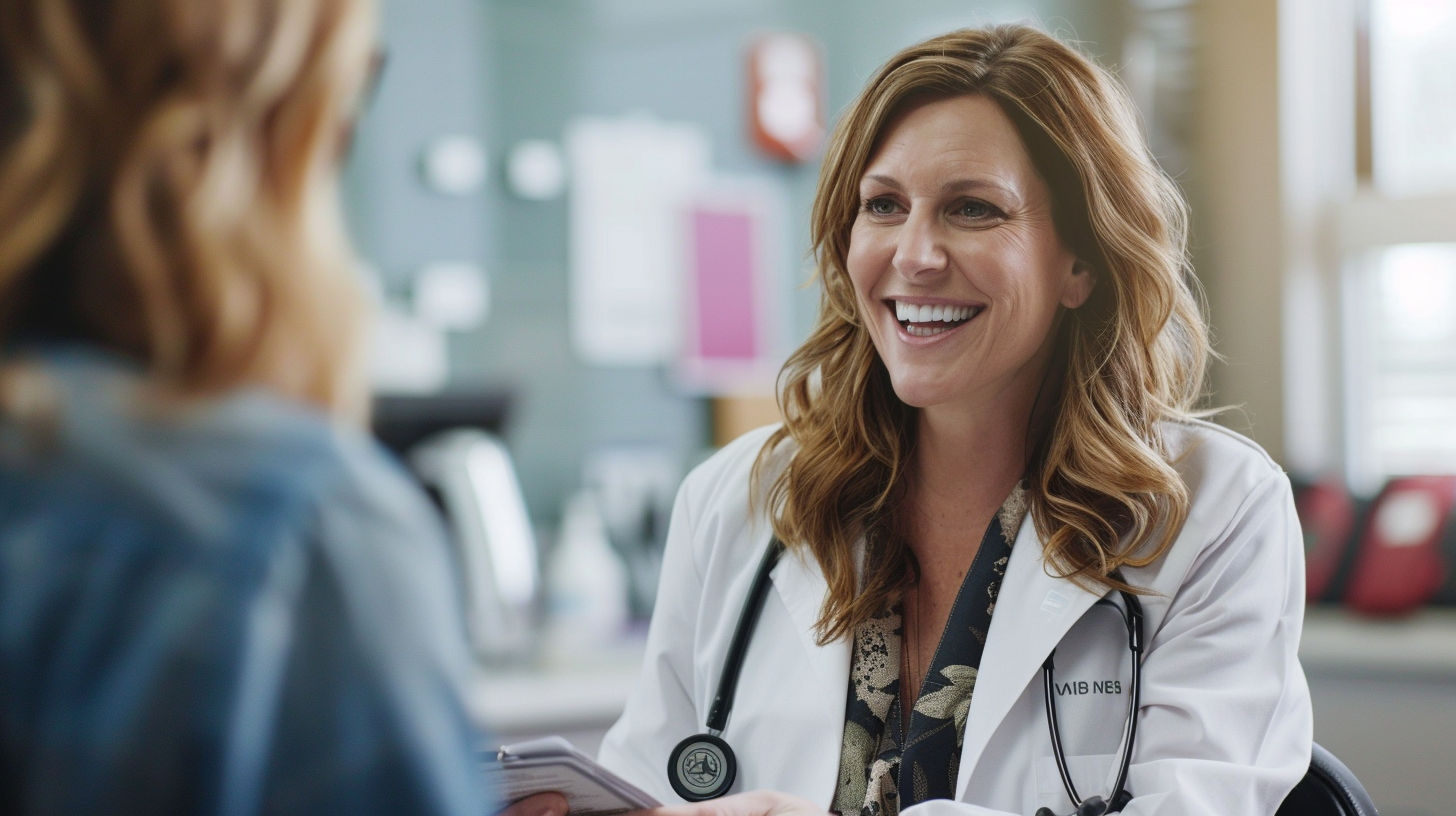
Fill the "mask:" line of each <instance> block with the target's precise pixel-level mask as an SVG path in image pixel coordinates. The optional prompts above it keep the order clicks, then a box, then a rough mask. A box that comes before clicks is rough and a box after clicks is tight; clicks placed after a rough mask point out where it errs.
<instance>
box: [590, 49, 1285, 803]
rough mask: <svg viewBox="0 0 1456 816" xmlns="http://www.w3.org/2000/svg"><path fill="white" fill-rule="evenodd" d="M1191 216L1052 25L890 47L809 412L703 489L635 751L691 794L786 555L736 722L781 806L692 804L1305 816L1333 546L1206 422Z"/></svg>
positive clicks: (817, 210) (677, 556)
mask: <svg viewBox="0 0 1456 816" xmlns="http://www.w3.org/2000/svg"><path fill="white" fill-rule="evenodd" d="M1250 206H1255V202H1253V201H1251V202H1250ZM1186 219H1187V216H1186V208H1185V205H1184V202H1183V200H1182V198H1181V196H1180V195H1179V192H1178V189H1177V188H1176V186H1175V185H1174V184H1173V183H1172V182H1171V181H1170V180H1169V179H1168V178H1167V177H1166V176H1165V175H1164V174H1162V173H1161V172H1160V171H1159V170H1158V168H1157V167H1156V165H1155V164H1154V163H1153V161H1152V159H1151V157H1150V154H1149V152H1148V149H1147V147H1146V146H1145V144H1144V143H1143V141H1142V139H1141V136H1140V133H1139V129H1138V124H1137V118H1136V115H1135V114H1134V112H1133V109H1132V106H1131V105H1130V103H1129V102H1128V99H1127V96H1126V93H1125V92H1124V91H1123V90H1122V88H1121V86H1120V85H1119V84H1118V83H1117V81H1116V80H1115V79H1114V78H1113V77H1112V76H1111V75H1110V74H1109V73H1108V72H1106V71H1104V70H1102V69H1100V68H1098V67H1097V66H1095V65H1094V64H1093V63H1091V62H1090V61H1089V60H1088V59H1087V58H1085V57H1083V56H1081V55H1080V54H1078V53H1077V52H1075V51H1074V50H1072V49H1071V48H1069V47H1068V46H1066V45H1064V44H1062V43H1060V42H1058V41H1057V40H1055V39H1053V38H1051V37H1049V36H1047V35H1046V34H1043V33H1041V32H1038V31H1036V30H1034V29H1031V28H1027V27H1020V26H1009V27H996V28H990V29H984V30H964V31H958V32H954V33H951V34H948V35H945V36H942V37H938V38H935V39H932V40H930V41H927V42H924V43H921V44H919V45H916V46H913V47H911V48H909V49H906V50H905V51H903V52H902V53H900V54H898V55H896V56H895V57H894V58H893V59H891V61H890V62H889V63H888V64H887V65H885V66H884V67H883V68H882V69H881V70H880V71H879V73H878V74H877V75H876V76H875V77H874V78H873V79H871V80H870V82H869V85H868V86H867V87H866V88H865V89H864V91H863V92H862V93H861V95H860V97H859V99H858V100H857V101H856V102H855V103H854V104H853V106H852V107H851V108H850V109H849V110H848V112H847V113H846V115H845V116H844V118H843V120H842V121H841V122H840V123H839V126H838V129H837V131H836V133H835V135H834V138H833V141H832V143H831V145H830V147H829V150H828V153H827V156H826V159H825V163H824V168H823V174H822V178H821V181H820V186H819V191H818V196H817V198H816V200H815V203H814V210H813V239H814V243H815V247H816V251H817V258H818V261H819V274H820V276H821V281H822V284H823V306H822V309H821V314H820V317H819V320H818V323H817V325H816V327H815V329H814V331H813V333H812V335H811V336H810V338H809V340H808V341H807V342H806V343H805V344H804V346H803V347H802V348H800V349H799V350H798V351H797V352H796V353H795V354H794V355H793V356H792V357H791V359H790V360H789V362H788V364H787V366H786V368H785V370H784V373H783V376H782V382H781V384H782V386H783V394H782V405H783V408H784V413H785V419H786V421H785V423H784V425H783V426H782V427H778V428H766V429H763V430H761V431H758V432H755V433H751V434H748V435H746V436H744V437H742V438H741V439H739V440H738V441H736V442H734V443H733V444H731V445H729V446H728V447H727V448H725V449H724V450H723V451H721V452H720V453H718V454H717V455H716V456H714V457H713V458H712V459H711V460H709V461H708V462H707V463H705V464H704V465H702V466H701V467H699V468H698V469H697V470H696V471H694V472H693V474H692V475H691V476H690V477H689V478H688V479H687V481H686V482H685V483H684V485H683V487H682V490H681V493H680V495H679V497H678V501H677V506H676V509H675V511H674V515H673V519H672V526H671V533H670V536H669V541H668V546H667V553H666V559H665V563H664V566H663V575H662V583H661V594H660V596H659V600H658V606H657V609H656V612H655V614H654V618H653V623H652V630H651V635H650V637H649V639H648V653H647V659H646V663H645V665H644V668H643V674H642V677H641V681H640V684H639V686H638V688H637V689H636V691H635V693H634V694H633V695H632V697H631V700H630V702H629V703H628V705H627V708H626V712H625V713H624V714H623V716H622V719H621V720H620V721H619V722H618V723H617V724H616V726H615V727H614V728H613V729H612V730H611V732H610V733H609V734H608V735H607V738H606V741H605V743H604V745H603V747H602V751H601V760H602V762H603V763H604V764H605V765H607V766H608V767H610V768H612V769H613V770H615V771H617V772H618V773H620V774H622V775H623V776H625V777H626V778H627V779H629V780H631V781H632V782H634V783H636V784H637V785H639V786H641V787H642V788H644V789H646V790H648V791H649V792H651V793H653V794H654V795H655V796H657V797H658V798H660V799H661V800H663V801H665V802H680V801H682V797H681V796H679V795H678V794H677V792H675V789H674V787H673V786H672V785H671V784H670V783H669V779H668V765H669V759H670V755H671V754H672V753H673V750H674V747H675V746H677V745H678V744H679V742H680V741H682V740H683V739H684V738H686V737H691V736H693V735H694V734H699V733H702V732H704V731H705V730H706V726H705V722H706V721H707V719H708V716H709V709H710V707H711V706H712V704H713V698H714V695H715V693H716V691H717V689H718V684H719V680H720V675H721V674H722V670H723V666H724V663H725V660H726V659H727V658H726V655H727V653H728V651H729V641H730V639H731V638H732V635H733V633H734V631H735V627H736V624H737V623H738V620H739V617H740V612H741V610H742V609H743V608H744V605H745V599H746V596H748V594H749V590H750V586H752V585H753V584H754V577H755V574H756V572H757V571H758V569H759V567H760V564H761V563H763V557H764V553H765V552H766V550H767V549H768V548H769V547H770V542H771V540H778V541H782V542H783V543H784V545H786V548H787V549H786V552H785V553H784V555H783V556H782V558H781V559H780V560H779V561H778V562H777V564H776V565H774V566H773V567H772V570H771V572H770V573H769V574H768V579H769V582H768V583H769V584H770V586H769V587H768V589H767V591H766V594H765V596H764V598H763V605H762V612H761V616H760V617H759V619H758V621H757V624H756V626H754V627H752V630H751V638H750V640H749V641H748V648H747V651H746V653H745V655H744V658H743V662H742V672H741V676H740V679H739V683H738V686H737V691H736V694H735V695H734V696H733V707H732V712H731V716H730V717H729V719H728V721H727V724H726V728H724V729H723V730H722V733H721V738H722V739H723V740H724V741H725V742H726V743H727V744H728V745H729V746H731V749H732V752H733V754H734V755H735V756H736V760H737V763H736V764H737V771H736V781H735V782H734V783H733V785H732V788H731V790H730V792H737V791H757V792H755V793H749V794H742V795H737V796H728V797H726V798H722V799H716V800H713V801H708V802H704V803H702V804H696V805H684V806H677V807H671V808H666V809H665V810H666V811H667V812H668V813H671V814H674V815H675V816H697V815H698V814H713V815H714V816H756V815H757V814H768V813H796V814H797V813H823V812H825V811H828V810H832V811H835V812H838V813H841V814H845V815H846V816H848V815H849V814H863V815H864V816H895V814H897V813H905V814H907V816H909V814H911V813H914V814H917V815H918V816H934V815H937V814H944V815H945V816H973V814H975V815H978V816H985V815H986V814H993V813H994V814H1006V813H1011V814H1032V813H1033V812H1035V811H1037V810H1038V809H1039V808H1044V807H1045V808H1050V809H1051V811H1052V812H1055V813H1058V814H1061V813H1068V812H1072V811H1073V810H1074V809H1075V808H1076V807H1077V805H1078V804H1079V803H1080V802H1079V800H1091V799H1092V797H1093V796H1098V797H1101V798H1102V799H1104V800H1107V801H1109V802H1111V801H1114V800H1115V801H1116V803H1117V806H1123V807H1122V810H1123V812H1125V813H1128V814H1154V813H1156V814H1167V815H1168V816H1172V814H1208V815H1209V816H1214V814H1218V816H1229V815H1231V814H1239V816H1259V815H1260V814H1272V813H1273V812H1274V811H1275V810H1276V808H1277V807H1278V805H1279V803H1280V802H1281V801H1282V800H1283V798H1284V796H1285V794H1286V793H1287V792H1288V791H1289V790H1290V789H1291V788H1292V787H1293V786H1294V785H1295V783H1296V782H1297V781H1298V780H1299V779H1300V777H1301V776H1302V775H1303V773H1304V771H1305V769H1306V768H1307V767H1308V764H1309V754H1310V740H1311V715H1310V702H1309V694H1308V690H1307V688H1306V686H1305V681H1304V676H1303V674H1302V671H1301V669H1300V666H1299V663H1298V660H1297V657H1296V649H1297V646H1298V643H1299V636H1300V622H1301V617H1302V613H1303V597H1304V589H1303V585H1302V576H1303V565H1302V551H1301V546H1300V534H1299V529H1298V525H1297V522H1296V520H1295V516H1294V513H1293V509H1292V503H1291V500H1290V489H1289V484H1288V481H1287V479H1286V478H1285V476H1284V474H1283V473H1282V472H1281V470H1280V468H1279V467H1278V465H1276V464H1275V463H1274V462H1273V461H1271V460H1270V459H1269V457H1268V456H1267V455H1265V453H1264V452H1263V451H1262V450H1260V449H1259V448H1258V447H1257V446H1256V445H1254V444H1253V443H1251V442H1249V441H1248V440H1246V439H1244V438H1242V437H1240V436H1238V435H1236V434H1234V433H1231V432H1229V431H1225V430H1223V429H1221V428H1218V427H1216V426H1214V425H1211V424H1208V423H1205V422H1201V421H1199V420H1197V419H1195V418H1194V417H1193V415H1192V409H1193V405H1194V403H1195V401H1196V400H1197V398H1198V397H1199V396H1200V394H1201V389H1202V386H1203V378H1204V371H1205V361H1206V358H1207V355H1208V340H1207V330H1206V327H1205V324H1204V322H1203V320H1202V317H1201V314H1200V311H1199V308H1198V304H1197V299H1196V295H1195V292H1194V291H1193V289H1192V287H1193V285H1194V284H1193V283H1192V279H1191V277H1190V275H1189V270H1188V267H1187V261H1186V249H1185V236H1186ZM1120 590H1126V591H1127V592H1128V593H1130V594H1131V595H1132V596H1134V597H1135V601H1134V602H1131V603H1130V602H1129V601H1127V600H1126V599H1125V596H1124V595H1123V594H1122V593H1121V592H1120ZM1130 606H1140V607H1141V609H1142V614H1143V623H1142V637H1141V640H1142V642H1141V644H1140V654H1135V653H1134V652H1133V651H1132V650H1131V649H1130V644H1129V640H1130V636H1129V628H1128V627H1129V624H1128V623H1127V622H1126V620H1127V619H1126V618H1125V617H1124V616H1125V615H1127V614H1129V607H1130ZM1049 656H1051V657H1052V660H1051V661H1048V657H1049ZM1134 660H1140V668H1141V678H1140V683H1139V682H1137V681H1138V678H1137V677H1136V676H1135V674H1134V672H1133V666H1132V664H1133V661H1134ZM1044 666H1046V667H1048V668H1052V669H1053V671H1051V672H1048V671H1046V670H1044ZM1048 689H1050V693H1048ZM1049 698H1050V699H1052V700H1053V701H1054V705H1055V707H1056V713H1057V715H1058V718H1059V723H1058V724H1059V729H1058V739H1059V740H1060V744H1061V748H1062V754H1063V757H1064V761H1063V762H1062V763H1061V765H1062V766H1064V767H1065V775H1064V773H1063V770H1062V767H1059V762H1058V757H1057V755H1056V752H1055V751H1054V748H1053V742H1052V734H1051V732H1050V730H1049V727H1048V713H1049V712H1048V710H1047V700H1048V699H1049ZM1134 700H1136V701H1137V702H1136V706H1135V711H1134V712H1133V715H1134V716H1135V723H1136V739H1135V741H1134V743H1133V745H1132V746H1131V751H1130V756H1129V767H1128V769H1127V771H1126V775H1125V781H1124V782H1123V784H1122V785H1121V786H1120V788H1119V789H1116V790H1114V788H1115V787H1117V782H1118V778H1119V777H1120V776H1121V774H1120V768H1121V764H1122V762H1121V752H1122V751H1123V750H1124V749H1125V747H1126V743H1127V740H1128V735H1127V729H1126V727H1125V726H1126V724H1127V718H1128V715H1129V708H1130V706H1132V705H1133V701H1134ZM1073 790H1075V791H1076V794H1073V793H1072V791H1073ZM1119 794H1121V795H1119ZM1074 795H1075V796H1076V797H1077V798H1076V799H1074V798H1073V797H1074ZM1087 812H1095V811H1087Z"/></svg>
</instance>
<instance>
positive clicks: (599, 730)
mask: <svg viewBox="0 0 1456 816" xmlns="http://www.w3.org/2000/svg"><path fill="white" fill-rule="evenodd" d="M645 649H646V640H645V638H644V637H642V636H640V635H639V636H635V637H632V638H630V639H628V640H624V641H623V642H621V643H618V644H614V645H613V646H612V647H611V648H610V649H608V650H604V651H601V652H597V653H593V654H589V655H577V656H574V657H568V656H563V655H556V656H550V655H548V656H545V657H543V658H542V659H541V660H539V661H537V662H536V663H534V664H533V665H531V666H529V667H521V668H512V669H493V670H483V671H482V672H481V673H480V675H479V676H478V678H477V679H476V681H475V686H474V689H473V691H472V696H471V700H470V707H471V715H472V716H473V717H474V718H475V719H476V721H477V722H479V723H481V724H482V725H483V726H484V727H485V729H486V731H487V732H488V733H489V734H490V735H491V739H492V740H493V741H495V742H498V743H501V744H507V743H511V742H519V741H522V740H527V739H533V738H535V737H542V736H547V735H550V734H559V735H561V736H563V737H566V738H567V739H569V740H571V742H572V743H573V744H574V745H576V747H578V748H580V749H581V750H583V751H585V752H587V753H589V754H593V755H594V754H596V750H597V747H598V746H599V745H600V744H601V739H602V736H603V735H604V734H605V733H606V731H607V729H608V728H609V727H611V725H612V723H614V722H616V721H617V718H618V717H619V716H621V714H622V708H623V707H624V706H625V705H626V704H627V696H628V695H629V694H631V693H632V689H633V687H635V686H636V684H637V675H638V674H639V673H640V670H641V667H642V655H643V652H644V651H645Z"/></svg>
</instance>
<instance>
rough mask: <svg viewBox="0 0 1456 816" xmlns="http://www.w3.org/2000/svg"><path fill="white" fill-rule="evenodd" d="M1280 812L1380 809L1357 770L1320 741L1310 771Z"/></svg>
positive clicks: (1345, 815) (1285, 815)
mask: <svg viewBox="0 0 1456 816" xmlns="http://www.w3.org/2000/svg"><path fill="white" fill-rule="evenodd" d="M1278 816H1379V813H1378V812H1377V811H1376V810H1375V803H1374V802H1372V801H1370V794H1368V793H1366V792H1365V786H1364V785H1361V784H1360V780H1359V779H1356V778H1355V774H1353V773H1351V772H1350V769H1349V768H1347V767H1345V763H1343V762H1341V761H1340V760H1338V759H1336V758H1335V755H1334V754H1332V753H1330V752H1329V751H1326V750H1325V749H1324V748H1322V747H1320V746H1319V744H1318V743H1316V744H1315V746H1314V751H1313V753H1312V754H1311V755H1310V758H1309V772H1308V773H1306V774H1305V775H1304V779H1302V780H1300V782H1299V784H1298V785H1295V786H1294V790H1292V791H1290V792H1289V795H1288V796H1287V797H1285V798H1284V804H1282V805H1280V806H1279V812H1278Z"/></svg>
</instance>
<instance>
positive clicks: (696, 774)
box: [667, 734, 738, 802]
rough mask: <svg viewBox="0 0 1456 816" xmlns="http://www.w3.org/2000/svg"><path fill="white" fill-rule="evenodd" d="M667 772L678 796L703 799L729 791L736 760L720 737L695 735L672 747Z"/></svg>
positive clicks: (735, 768)
mask: <svg viewBox="0 0 1456 816" xmlns="http://www.w3.org/2000/svg"><path fill="white" fill-rule="evenodd" d="M667 771H668V772H667V781H668V782H670V783H672V789H673V790H674V791H677V795H678V796H681V797H682V798H684V799H686V800H688V801H689V802H702V801H704V800H706V799H716V798H718V797H719V796H722V795H723V794H725V793H727V792H728V789H729V788H730V787H732V786H733V780H734V779H735V778H736V777H737V776H738V760H737V758H735V757H734V756H733V749H732V748H729V747H728V743H726V742H724V741H723V740H722V739H719V738H718V737H715V736H713V735H711V734H695V735H693V736H691V737H688V738H687V739H685V740H683V741H682V742H679V743H678V744H677V747H676V748H674V749H672V755H671V756H670V757H668V760H667Z"/></svg>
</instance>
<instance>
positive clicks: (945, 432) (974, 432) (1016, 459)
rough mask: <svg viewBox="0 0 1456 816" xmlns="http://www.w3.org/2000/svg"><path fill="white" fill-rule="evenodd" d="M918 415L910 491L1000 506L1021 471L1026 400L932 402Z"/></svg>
mask: <svg viewBox="0 0 1456 816" xmlns="http://www.w3.org/2000/svg"><path fill="white" fill-rule="evenodd" d="M918 414H919V417H918V422H917V425H918V428H917V434H916V441H915V464H914V471H913V474H914V482H913V484H914V487H913V490H914V492H915V493H917V494H919V495H920V498H921V499H922V500H924V501H928V502H929V503H931V504H932V505H934V504H940V503H942V502H949V503H952V504H966V503H967V502H968V501H969V502H970V503H973V504H982V503H984V502H985V501H994V502H995V503H996V504H997V505H998V506H999V504H1000V502H1001V501H1002V500H1004V499H1005V498H1006V496H1008V495H1010V493H1011V489H1012V488H1013V487H1015V486H1016V483H1017V482H1018V481H1019V480H1020V479H1021V477H1022V476H1023V475H1025V471H1026V460H1027V454H1028V432H1029V431H1030V427H1029V421H1028V416H1029V414H1030V406H1029V405H1028V406H1021V405H1012V404H1005V403H1003V404H1000V405H993V406H988V407H987V408H986V409H985V410H982V411H977V412H970V411H964V410H961V409H959V408H950V407H945V408H942V407H940V406H935V407H931V408H926V409H923V410H921V411H919V412H918ZM977 498H979V499H980V501H977V500H976V499H977Z"/></svg>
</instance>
